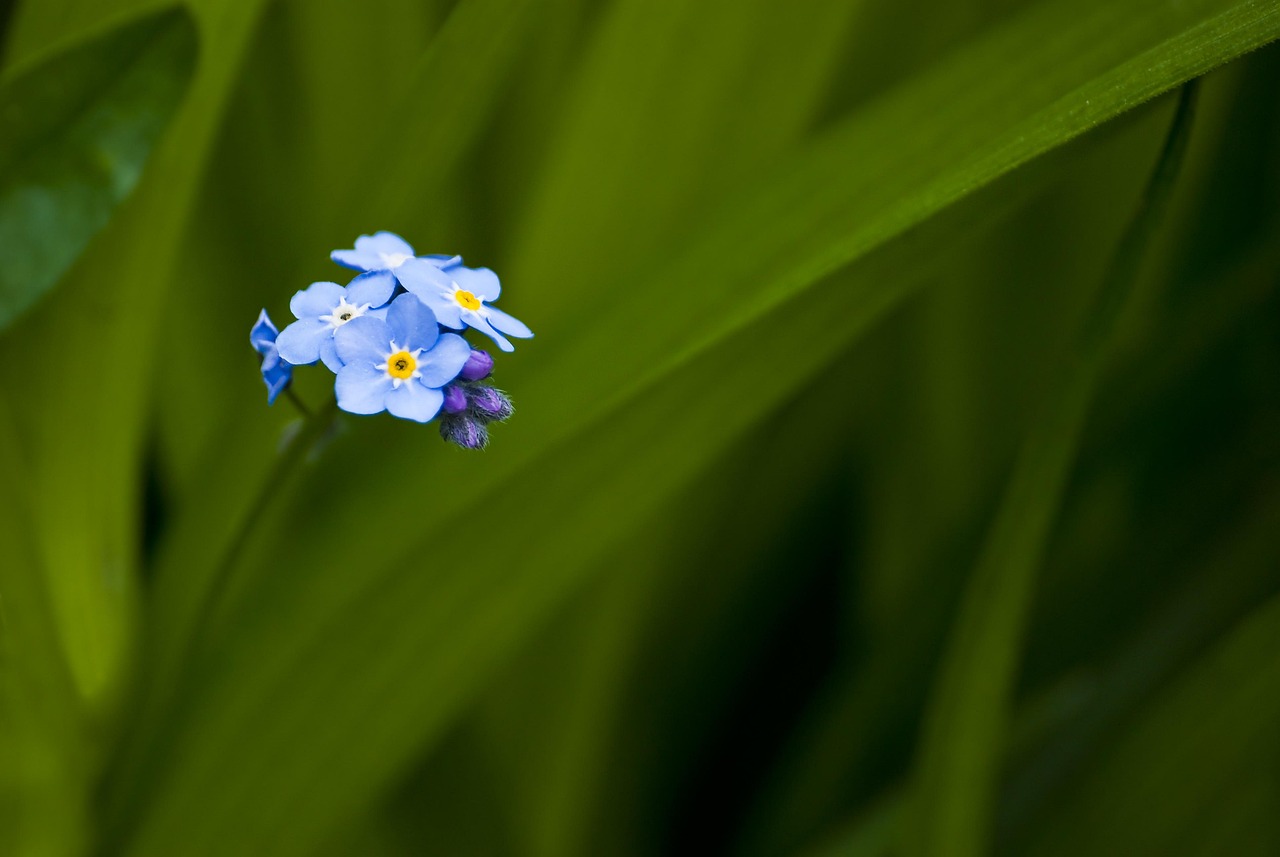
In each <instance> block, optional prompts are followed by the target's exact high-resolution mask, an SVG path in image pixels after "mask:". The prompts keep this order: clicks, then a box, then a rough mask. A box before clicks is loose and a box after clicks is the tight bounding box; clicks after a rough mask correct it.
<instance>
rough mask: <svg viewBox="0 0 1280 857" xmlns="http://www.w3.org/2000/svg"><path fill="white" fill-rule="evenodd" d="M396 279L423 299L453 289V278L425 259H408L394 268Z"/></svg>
mask: <svg viewBox="0 0 1280 857" xmlns="http://www.w3.org/2000/svg"><path fill="white" fill-rule="evenodd" d="M396 279H397V280H399V281H400V285H402V286H404V287H405V288H406V289H408V290H409V291H411V292H413V293H414V294H415V295H417V296H418V297H420V298H422V299H423V300H426V299H427V295H430V294H443V293H444V292H449V291H452V290H453V278H452V277H450V276H449V275H448V274H446V273H445V272H443V271H441V270H440V269H439V268H437V267H436V266H435V265H433V264H431V263H430V262H428V261H426V260H425V259H410V260H409V261H408V262H405V263H404V264H403V265H401V266H400V267H399V268H396Z"/></svg>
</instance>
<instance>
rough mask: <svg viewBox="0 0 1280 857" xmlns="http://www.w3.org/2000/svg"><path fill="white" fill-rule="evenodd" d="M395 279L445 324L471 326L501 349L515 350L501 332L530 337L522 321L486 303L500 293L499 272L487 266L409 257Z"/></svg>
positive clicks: (460, 326)
mask: <svg viewBox="0 0 1280 857" xmlns="http://www.w3.org/2000/svg"><path fill="white" fill-rule="evenodd" d="M396 278H397V279H398V280H399V281H400V285H402V286H404V287H405V288H406V289H408V290H409V291H410V292H412V293H413V294H415V295H417V296H418V298H420V299H421V300H422V302H423V303H425V304H426V305H427V306H429V307H431V310H432V311H433V312H434V313H435V314H436V318H438V319H439V320H440V323H441V324H443V325H444V326H445V327H452V328H453V329H454V330H461V329H462V328H463V326H464V325H465V326H467V327H473V328H475V329H476V330H478V331H480V332H481V333H483V334H484V335H485V336H488V337H489V338H490V339H492V340H493V341H494V342H496V343H498V347H499V348H501V349H502V350H503V351H514V350H515V346H513V345H512V344H511V342H510V341H509V340H508V339H507V338H506V336H503V335H502V334H504V333H505V334H506V335H507V336H515V337H517V338H520V339H527V338H528V337H530V336H533V331H531V330H530V329H529V328H528V327H526V326H525V324H524V322H522V321H520V320H519V319H517V318H514V317H513V316H509V315H507V314H506V313H505V312H503V311H502V310H500V309H498V308H496V307H492V306H489V305H488V303H487V302H489V301H496V300H497V299H498V295H500V294H501V293H502V286H501V285H500V284H499V283H498V275H497V274H495V273H494V272H493V271H490V270H489V269H488V268H468V267H466V266H465V265H463V264H461V262H460V261H459V262H452V261H444V260H443V257H437V258H434V259H430V260H426V259H411V260H409V261H407V262H405V263H404V264H402V265H401V266H400V267H399V268H398V269H397V270H396Z"/></svg>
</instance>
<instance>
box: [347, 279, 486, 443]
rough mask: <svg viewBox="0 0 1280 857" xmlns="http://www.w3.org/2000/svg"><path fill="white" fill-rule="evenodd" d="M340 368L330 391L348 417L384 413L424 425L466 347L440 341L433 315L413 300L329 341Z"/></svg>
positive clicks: (450, 339) (451, 336)
mask: <svg viewBox="0 0 1280 857" xmlns="http://www.w3.org/2000/svg"><path fill="white" fill-rule="evenodd" d="M334 342H335V343H336V345H337V350H338V356H339V357H340V358H341V359H342V362H343V366H342V369H341V370H340V371H339V372H338V380H337V382H336V383H335V384H334V391H335V392H336V393H337V396H338V407H340V408H342V409H343V410H344V411H348V412H350V413H353V414H376V413H380V412H381V411H384V410H385V411H387V412H388V413H390V414H391V415H392V416H395V417H400V418H402V419H406V420H416V421H417V422H420V423H425V422H428V421H429V420H431V419H432V418H433V417H435V415H436V414H437V413H439V411H440V406H441V405H442V404H443V403H444V393H443V392H441V388H442V387H444V386H445V385H446V384H448V383H449V382H450V381H452V380H453V379H454V378H456V377H458V373H459V372H461V371H462V367H463V366H465V365H466V363H467V359H468V358H469V357H470V356H471V346H470V345H468V344H467V341H466V340H465V339H463V338H462V337H461V336H458V335H457V334H456V333H446V334H443V335H441V333H440V328H439V326H438V325H437V323H436V317H435V314H434V313H433V312H432V311H431V310H430V309H429V308H428V307H427V306H426V305H424V304H423V303H422V301H420V300H418V299H417V298H416V297H414V296H413V295H401V296H400V297H398V298H396V299H395V300H394V301H392V302H391V308H390V309H389V310H388V311H387V318H386V320H385V321H384V320H382V319H379V318H372V317H365V318H357V319H354V320H353V321H351V322H350V323H348V324H345V325H343V326H342V327H341V328H340V329H339V330H338V332H337V334H336V336H335V337H334Z"/></svg>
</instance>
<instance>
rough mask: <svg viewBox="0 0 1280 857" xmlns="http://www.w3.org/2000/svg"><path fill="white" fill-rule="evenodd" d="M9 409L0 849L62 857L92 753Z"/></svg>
mask: <svg viewBox="0 0 1280 857" xmlns="http://www.w3.org/2000/svg"><path fill="white" fill-rule="evenodd" d="M9 408H10V406H9V404H8V402H7V400H6V399H5V398H4V397H3V396H0V473H4V474H5V479H4V480H3V482H0V544H2V545H3V546H4V558H3V561H0V759H3V760H4V764H3V765H0V853H3V854H6V855H12V857H28V855H31V857H36V855H42V856H43V857H63V855H65V857H70V855H73V854H78V853H80V852H81V849H82V848H83V846H84V844H85V839H86V833H87V828H88V825H87V824H86V819H85V817H84V816H85V812H84V801H83V796H84V789H85V785H86V782H87V780H88V776H89V772H90V771H92V770H93V762H94V756H95V753H94V751H93V748H92V747H91V746H90V744H89V741H88V740H87V734H86V729H85V727H86V724H85V722H84V720H83V718H82V716H81V714H82V712H81V711H80V704H79V702H80V701H79V698H78V695H77V693H76V688H75V685H74V682H73V680H72V676H71V673H70V670H69V669H68V666H67V663H66V660H65V659H64V657H63V654H62V648H61V641H60V640H59V635H58V628H57V625H56V623H55V621H54V616H53V611H52V609H51V606H50V604H49V601H48V593H47V592H46V591H45V585H46V582H45V578H44V575H43V574H42V571H43V569H42V568H41V566H40V562H39V560H38V557H37V553H36V547H35V545H34V544H33V543H32V540H31V523H30V521H31V514H30V508H29V507H28V505H27V498H26V497H25V496H23V495H22V493H21V490H22V488H24V487H25V486H26V484H27V481H26V466H25V462H23V461H22V455H21V446H20V443H19V439H18V435H17V432H16V429H15V426H14V421H13V419H12V414H11V412H10V410H9Z"/></svg>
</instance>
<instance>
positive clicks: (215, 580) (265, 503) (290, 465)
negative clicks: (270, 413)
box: [188, 390, 338, 647]
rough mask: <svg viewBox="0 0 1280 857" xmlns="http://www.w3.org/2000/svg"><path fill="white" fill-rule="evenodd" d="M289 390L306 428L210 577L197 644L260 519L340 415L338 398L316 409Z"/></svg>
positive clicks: (274, 468)
mask: <svg viewBox="0 0 1280 857" xmlns="http://www.w3.org/2000/svg"><path fill="white" fill-rule="evenodd" d="M286 393H287V394H288V395H289V400H290V401H291V402H293V403H294V405H295V406H297V408H298V409H299V410H300V411H301V412H302V413H303V415H304V416H305V418H306V419H305V421H304V422H303V424H302V427H301V428H300V429H299V430H298V431H297V432H295V433H294V434H293V436H292V437H290V438H289V439H288V441H287V442H286V443H285V446H284V449H282V450H281V451H280V454H279V455H278V456H276V460H275V461H274V462H273V463H272V465H271V469H270V470H268V471H267V474H266V476H265V477H264V478H263V480H262V481H261V482H260V483H259V485H258V491H257V493H256V494H255V495H254V497H253V502H252V503H250V504H249V508H248V510H247V511H246V512H245V515H244V518H243V519H242V520H241V522H240V526H239V527H238V528H237V529H236V532H235V535H234V536H233V537H232V539H231V541H230V542H229V543H228V545H227V549H226V551H225V553H223V555H222V559H221V560H220V561H219V562H218V565H217V567H216V568H215V569H214V572H213V575H212V576H211V577H210V579H209V587H208V589H207V590H206V592H205V595H204V599H203V600H202V602H201V606H200V609H199V612H198V613H197V615H196V617H195V621H194V622H192V624H191V627H190V630H189V632H188V640H189V644H190V645H191V646H193V647H194V646H195V645H198V640H199V638H200V635H201V634H202V633H203V632H204V631H205V630H207V626H208V623H209V621H210V620H211V619H212V617H213V614H214V613H215V612H216V608H217V607H218V606H219V604H220V603H221V601H222V600H223V599H224V598H225V597H226V593H227V590H228V587H229V585H230V582H231V578H232V577H233V575H234V571H235V566H236V563H237V562H238V561H239V560H240V556H241V554H242V553H244V548H245V545H247V544H248V543H249V539H250V537H251V536H252V535H253V533H254V531H255V529H256V527H257V524H258V522H259V521H260V520H261V519H262V516H263V515H264V514H265V513H266V511H267V509H268V508H269V507H270V506H271V502H272V500H274V499H275V497H276V495H277V494H278V493H279V488H280V485H281V483H283V482H284V481H285V480H287V479H288V478H289V477H290V475H292V473H293V472H294V470H295V469H296V468H297V467H298V464H299V463H300V462H301V461H302V460H303V458H304V457H305V456H306V454H307V453H308V452H309V451H310V450H311V449H312V447H313V445H314V444H315V442H316V441H317V440H318V439H319V438H320V437H321V436H322V435H323V434H324V433H325V432H326V431H328V430H329V429H330V428H331V427H332V426H333V423H334V418H335V417H336V416H337V413H338V403H337V400H330V401H329V403H328V404H327V405H326V406H325V407H324V408H322V409H321V410H319V411H314V412H313V411H311V410H310V409H309V408H307V407H306V406H305V405H304V404H303V403H302V401H301V400H300V399H298V397H297V396H296V394H294V393H293V391H292V390H286Z"/></svg>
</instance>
